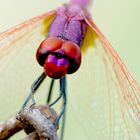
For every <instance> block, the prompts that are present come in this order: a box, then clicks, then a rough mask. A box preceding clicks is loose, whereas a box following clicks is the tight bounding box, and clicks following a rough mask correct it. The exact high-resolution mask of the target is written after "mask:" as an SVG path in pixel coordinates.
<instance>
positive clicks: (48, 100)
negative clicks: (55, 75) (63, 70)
mask: <svg viewBox="0 0 140 140" xmlns="http://www.w3.org/2000/svg"><path fill="white" fill-rule="evenodd" d="M54 82H55V80H54V79H52V80H51V85H50V89H49V92H48V97H47V101H46V103H47V104H49V103H50V102H51V98H52V90H53V87H54Z"/></svg>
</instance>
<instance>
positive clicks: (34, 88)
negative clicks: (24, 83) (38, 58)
mask: <svg viewBox="0 0 140 140" xmlns="http://www.w3.org/2000/svg"><path fill="white" fill-rule="evenodd" d="M45 77H46V74H45V73H44V72H43V73H42V74H41V75H40V76H39V77H38V78H37V79H36V80H35V81H34V82H33V83H32V85H31V89H30V94H29V95H28V96H27V98H26V99H25V101H24V103H23V105H22V107H21V109H20V111H21V110H23V108H24V107H25V106H26V105H27V103H28V102H29V100H30V99H32V102H33V104H32V105H31V107H32V106H34V105H35V104H36V102H35V99H34V93H35V92H36V91H37V89H38V88H39V86H40V85H41V83H42V82H43V80H44V79H45Z"/></svg>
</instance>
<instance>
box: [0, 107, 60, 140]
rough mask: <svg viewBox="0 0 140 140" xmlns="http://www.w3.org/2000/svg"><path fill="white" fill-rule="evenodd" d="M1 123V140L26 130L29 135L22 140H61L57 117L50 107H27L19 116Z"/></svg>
mask: <svg viewBox="0 0 140 140" xmlns="http://www.w3.org/2000/svg"><path fill="white" fill-rule="evenodd" d="M17 118H18V120H19V121H18V120H17V119H16V117H15V116H14V117H12V118H10V119H8V120H7V121H4V122H1V123H0V140H5V139H8V138H9V137H11V136H12V135H14V134H15V133H17V132H18V131H20V130H22V129H24V130H25V132H26V133H27V134H28V136H27V137H25V138H24V139H22V140H59V139H58V136H57V133H56V131H57V130H56V128H55V127H54V125H53V124H54V123H55V121H56V118H57V115H56V113H55V111H54V110H53V109H51V108H49V107H48V106H37V107H33V108H28V107H26V108H25V109H23V110H22V111H21V112H20V113H18V115H17Z"/></svg>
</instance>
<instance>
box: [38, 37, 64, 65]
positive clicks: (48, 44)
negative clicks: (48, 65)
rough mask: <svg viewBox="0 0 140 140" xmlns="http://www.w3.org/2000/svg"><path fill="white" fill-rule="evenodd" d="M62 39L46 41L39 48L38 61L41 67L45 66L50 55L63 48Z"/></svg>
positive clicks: (53, 38) (52, 38)
mask: <svg viewBox="0 0 140 140" xmlns="http://www.w3.org/2000/svg"><path fill="white" fill-rule="evenodd" d="M62 43H63V41H62V39H59V38H56V37H50V38H47V39H45V40H44V41H43V42H42V43H41V44H40V46H39V48H38V50H37V53H36V59H37V61H38V63H39V64H40V65H41V66H44V64H45V60H46V58H47V56H48V54H49V53H51V52H54V51H56V50H58V49H60V48H61V47H62Z"/></svg>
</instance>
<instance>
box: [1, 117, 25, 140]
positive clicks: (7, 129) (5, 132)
mask: <svg viewBox="0 0 140 140" xmlns="http://www.w3.org/2000/svg"><path fill="white" fill-rule="evenodd" d="M22 128H23V126H22V124H21V123H20V122H19V121H18V120H17V119H16V116H13V117H11V118H10V119H8V120H6V121H3V122H1V123H0V140H4V139H8V138H9V137H11V136H12V135H14V134H15V133H17V132H18V131H20V130H21V129H22Z"/></svg>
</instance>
